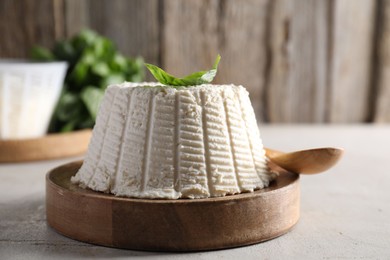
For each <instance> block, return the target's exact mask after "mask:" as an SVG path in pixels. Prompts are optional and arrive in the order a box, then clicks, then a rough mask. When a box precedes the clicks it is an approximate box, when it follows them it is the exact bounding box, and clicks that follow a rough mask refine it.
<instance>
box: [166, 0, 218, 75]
mask: <svg viewBox="0 0 390 260" xmlns="http://www.w3.org/2000/svg"><path fill="white" fill-rule="evenodd" d="M163 10H164V11H163V21H164V24H163V35H162V46H161V47H162V49H161V55H162V57H161V59H162V66H163V68H164V69H166V70H167V71H169V72H170V73H171V74H173V75H175V76H185V75H187V74H190V73H192V72H194V71H198V70H204V69H208V68H211V66H212V64H213V62H214V59H215V57H216V56H217V54H218V53H219V48H218V16H219V1H218V0H208V1H196V0H188V1H176V0H166V1H164V9H163Z"/></svg>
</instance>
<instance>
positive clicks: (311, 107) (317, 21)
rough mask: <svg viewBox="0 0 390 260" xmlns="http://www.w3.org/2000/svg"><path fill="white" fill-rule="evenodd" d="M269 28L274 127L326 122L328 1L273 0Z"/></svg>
mask: <svg viewBox="0 0 390 260" xmlns="http://www.w3.org/2000/svg"><path fill="white" fill-rule="evenodd" d="M271 16H272V18H271V25H270V39H269V41H270V43H269V46H270V57H271V61H270V66H271V67H270V75H269V77H270V79H269V84H268V86H267V88H268V90H267V93H268V94H267V100H266V101H267V103H268V104H267V111H268V113H269V114H268V118H269V121H270V122H324V121H325V113H326V106H325V97H326V91H327V89H326V86H327V70H328V59H327V56H328V34H329V31H328V16H329V1H308V0H298V1H288V0H280V1H273V6H272V9H271Z"/></svg>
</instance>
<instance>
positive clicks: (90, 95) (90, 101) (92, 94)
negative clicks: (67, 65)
mask: <svg viewBox="0 0 390 260" xmlns="http://www.w3.org/2000/svg"><path fill="white" fill-rule="evenodd" d="M103 96H104V90H102V89H99V88H95V87H93V86H87V87H86V88H85V89H84V90H83V91H82V92H81V99H82V100H83V102H84V104H85V106H86V107H87V109H88V112H89V114H90V115H91V117H92V119H93V120H95V119H96V115H97V113H98V109H99V104H100V102H101V101H102V99H103Z"/></svg>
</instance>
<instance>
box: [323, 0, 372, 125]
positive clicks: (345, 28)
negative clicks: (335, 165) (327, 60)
mask: <svg viewBox="0 0 390 260" xmlns="http://www.w3.org/2000/svg"><path fill="white" fill-rule="evenodd" d="M375 4H376V2H375V1H370V0H356V1H355V0H344V1H335V2H334V10H333V12H334V21H333V29H332V31H333V35H332V53H331V72H330V86H331V97H330V104H329V109H330V114H329V120H330V122H332V123H358V122H364V121H366V119H367V118H368V111H369V90H370V72H371V69H370V68H371V66H372V64H371V62H372V59H371V58H372V38H373V32H374V26H373V25H374V20H375V18H374V10H375Z"/></svg>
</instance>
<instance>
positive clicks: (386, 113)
mask: <svg viewBox="0 0 390 260" xmlns="http://www.w3.org/2000/svg"><path fill="white" fill-rule="evenodd" d="M382 3H383V9H382V11H381V12H382V15H381V17H380V31H379V42H378V55H377V57H378V72H377V73H378V74H377V76H378V81H377V82H378V95H377V98H378V99H377V103H376V115H375V122H378V123H385V122H386V123H388V122H390V1H389V0H384V1H382Z"/></svg>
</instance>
